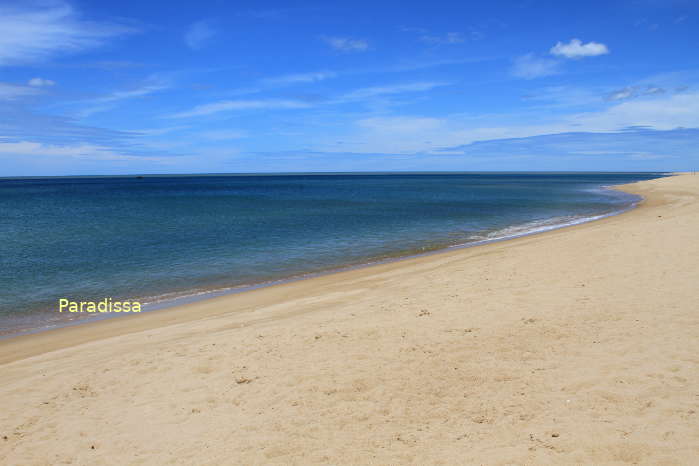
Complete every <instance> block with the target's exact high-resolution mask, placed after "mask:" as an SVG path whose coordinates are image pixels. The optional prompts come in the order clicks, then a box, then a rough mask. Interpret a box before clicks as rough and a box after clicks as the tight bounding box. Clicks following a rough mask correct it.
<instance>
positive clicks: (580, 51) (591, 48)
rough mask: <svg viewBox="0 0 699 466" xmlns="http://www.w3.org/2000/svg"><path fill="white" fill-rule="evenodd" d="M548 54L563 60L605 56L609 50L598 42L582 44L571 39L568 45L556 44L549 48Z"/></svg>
mask: <svg viewBox="0 0 699 466" xmlns="http://www.w3.org/2000/svg"><path fill="white" fill-rule="evenodd" d="M550 53H551V55H555V56H559V57H565V58H583V57H596V56H599V55H606V54H608V53H609V49H608V48H607V46H606V45H604V44H600V43H599V42H588V43H587V44H583V43H582V41H581V40H580V39H571V40H570V42H568V43H564V42H558V43H556V45H554V46H553V47H551V50H550Z"/></svg>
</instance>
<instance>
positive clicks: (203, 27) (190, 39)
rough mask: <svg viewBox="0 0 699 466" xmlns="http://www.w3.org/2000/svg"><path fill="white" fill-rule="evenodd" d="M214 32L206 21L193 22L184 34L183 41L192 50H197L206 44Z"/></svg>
mask: <svg viewBox="0 0 699 466" xmlns="http://www.w3.org/2000/svg"><path fill="white" fill-rule="evenodd" d="M215 34H216V31H215V30H214V28H212V27H211V25H210V24H209V23H208V22H207V21H197V22H196V23H193V24H192V25H191V26H190V27H189V29H188V30H187V32H186V33H185V35H184V42H185V44H187V47H189V48H190V49H192V50H198V49H200V48H202V47H203V46H204V45H206V43H207V42H209V40H211V38H212V37H213V36H214V35H215Z"/></svg>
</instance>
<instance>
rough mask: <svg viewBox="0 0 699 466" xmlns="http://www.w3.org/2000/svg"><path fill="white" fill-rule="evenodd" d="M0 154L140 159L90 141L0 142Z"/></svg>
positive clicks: (96, 158)
mask: <svg viewBox="0 0 699 466" xmlns="http://www.w3.org/2000/svg"><path fill="white" fill-rule="evenodd" d="M0 154H9V155H15V156H16V155H26V156H41V157H70V158H90V159H93V160H125V159H126V160H128V159H135V160H139V159H142V157H140V156H135V155H129V154H122V153H119V152H115V151H114V150H113V149H111V148H109V147H105V146H100V145H97V144H90V143H79V144H69V145H56V144H44V143H40V142H34V141H18V142H3V143H0Z"/></svg>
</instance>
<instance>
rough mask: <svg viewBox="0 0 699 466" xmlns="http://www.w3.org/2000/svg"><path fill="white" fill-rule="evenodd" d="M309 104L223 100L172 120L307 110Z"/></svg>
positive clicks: (181, 114)
mask: <svg viewBox="0 0 699 466" xmlns="http://www.w3.org/2000/svg"><path fill="white" fill-rule="evenodd" d="M308 106H309V104H307V103H305V102H300V101H297V100H280V99H270V100H222V101H220V102H214V103H210V104H204V105H197V106H196V107H194V108H192V109H191V110H188V111H186V112H180V113H175V114H174V115H171V116H170V118H187V117H195V116H204V115H211V114H214V113H219V112H226V111H230V110H252V109H284V108H287V109H288V108H306V107H308Z"/></svg>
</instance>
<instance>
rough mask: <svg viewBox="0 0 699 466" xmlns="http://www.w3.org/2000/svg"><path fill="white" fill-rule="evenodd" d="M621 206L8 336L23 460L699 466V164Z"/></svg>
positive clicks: (9, 389) (2, 347) (6, 421)
mask: <svg viewBox="0 0 699 466" xmlns="http://www.w3.org/2000/svg"><path fill="white" fill-rule="evenodd" d="M618 189H622V190H624V191H626V192H629V193H632V194H637V195H640V196H643V197H644V199H645V200H644V201H643V202H642V204H641V205H640V206H639V207H638V208H636V209H634V210H632V211H629V212H626V213H624V214H621V215H617V216H613V217H607V218H604V219H601V220H597V221H594V222H590V223H584V224H580V225H576V226H571V227H568V228H565V229H558V230H552V231H548V232H544V233H540V234H537V235H530V236H523V237H520V238H516V239H512V240H508V241H502V242H495V243H490V244H484V245H481V246H478V247H473V248H466V249H453V250H450V251H448V252H445V253H441V254H434V255H426V256H420V257H414V258H409V259H405V260H401V261H394V262H389V263H384V264H378V265H374V266H371V267H363V268H358V269H353V270H347V271H343V272H339V273H334V274H330V275H322V276H318V277H314V278H311V279H307V280H301V281H295V282H290V283H284V284H280V285H275V286H271V287H266V288H260V289H255V290H251V291H247V292H245V293H240V294H232V295H225V296H220V297H216V298H212V299H208V300H204V301H198V302H194V303H190V304H186V305H182V306H178V307H174V308H171V309H167V310H161V311H158V312H151V313H143V314H141V315H136V316H127V317H121V318H118V319H107V320H103V321H99V322H94V323H88V324H84V325H78V326H72V327H66V328H62V329H58V330H54V331H50V332H42V333H38V334H34V335H28V336H25V337H18V338H12V339H7V340H2V341H0V364H1V365H0V378H2V380H3V384H2V386H1V387H0V395H1V399H2V401H0V407H2V409H1V410H0V412H2V414H0V437H2V439H0V458H4V462H7V463H8V464H34V463H46V462H50V463H58V462H62V461H72V462H74V463H79V464H84V463H90V464H94V463H121V464H128V463H135V462H138V461H146V462H155V463H165V462H172V463H174V464H191V463H197V464H201V463H222V462H235V463H240V464H262V463H264V464H269V463H277V464H314V463H334V464H366V463H372V462H373V463H376V464H387V463H391V464H396V463H402V464H403V463H411V464H438V463H440V462H441V463H444V464H454V463H469V464H470V463H476V464H478V463H485V464H509V463H520V464H522V463H526V464H531V463H546V462H554V463H562V464H570V463H594V464H622V463H647V464H658V463H664V464H690V463H691V461H692V459H693V458H696V457H697V456H699V430H697V428H696V425H697V417H696V416H698V415H699V400H697V397H696V393H697V390H699V367H697V366H699V359H697V356H696V355H697V354H699V317H698V316H697V314H696V290H695V288H696V283H698V282H699V271H698V270H697V268H696V264H697V263H699V241H697V240H696V231H699V177H696V176H693V175H691V174H680V175H678V176H674V177H669V178H661V179H656V180H650V181H643V182H638V183H634V184H630V185H625V186H622V187H619V188H618Z"/></svg>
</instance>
